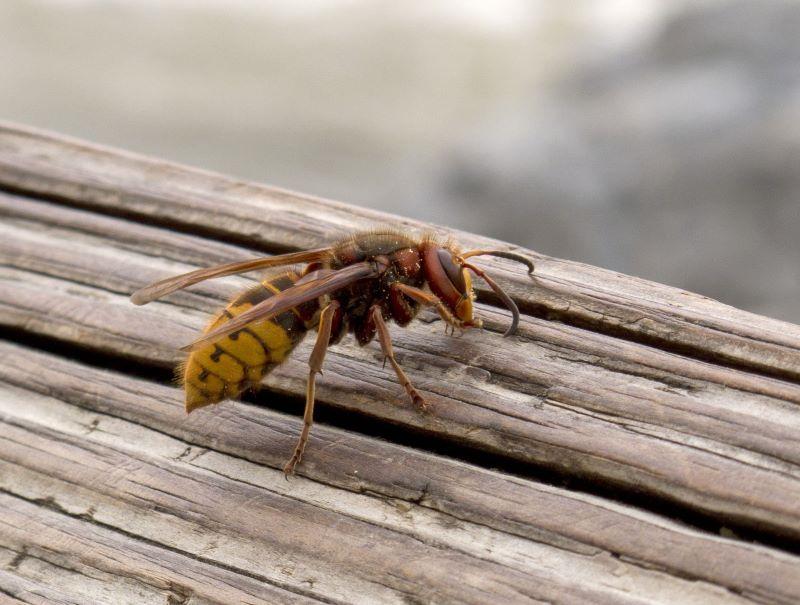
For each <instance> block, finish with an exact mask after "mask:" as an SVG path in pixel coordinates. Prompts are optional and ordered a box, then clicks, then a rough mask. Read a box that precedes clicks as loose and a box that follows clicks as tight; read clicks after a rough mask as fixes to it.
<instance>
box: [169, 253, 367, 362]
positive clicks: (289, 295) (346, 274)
mask: <svg viewBox="0 0 800 605" xmlns="http://www.w3.org/2000/svg"><path fill="white" fill-rule="evenodd" d="M326 273H327V272H326ZM380 274H381V270H380V269H378V268H376V267H375V266H374V264H373V263H358V264H356V265H349V266H347V267H345V268H344V269H339V270H337V271H333V272H331V273H329V274H326V275H323V277H320V278H318V279H313V280H311V281H308V282H305V283H302V284H299V285H294V286H292V287H291V288H288V289H286V290H284V291H283V292H281V293H280V294H276V295H275V296H272V297H270V298H268V299H267V300H265V301H263V302H260V303H258V304H257V305H255V306H254V307H253V308H251V309H248V310H247V311H245V312H244V313H242V314H241V315H237V316H236V317H235V318H234V319H231V320H230V321H229V322H226V323H224V324H223V325H221V326H220V327H219V328H217V329H216V330H212V331H211V332H209V333H207V334H204V335H203V336H202V337H201V338H198V339H197V340H195V341H194V342H193V343H191V344H189V345H187V346H185V347H182V349H183V350H184V351H196V350H197V349H201V348H203V347H204V346H206V345H209V344H211V343H213V342H215V341H217V340H219V339H220V338H224V337H225V336H228V335H229V334H232V333H233V332H236V331H237V330H241V329H242V328H244V327H245V326H247V324H250V323H253V322H254V321H259V320H264V319H269V318H271V317H275V316H276V315H279V314H281V313H283V312H284V311H286V310H288V309H291V308H293V307H296V306H297V305H301V304H303V303H305V302H308V301H310V300H314V299H315V298H318V297H320V296H323V295H324V294H330V293H331V292H334V291H336V290H340V289H341V288H344V287H346V286H349V285H350V284H352V283H354V282H356V281H358V280H359V279H364V278H367V277H378V276H379V275H380Z"/></svg>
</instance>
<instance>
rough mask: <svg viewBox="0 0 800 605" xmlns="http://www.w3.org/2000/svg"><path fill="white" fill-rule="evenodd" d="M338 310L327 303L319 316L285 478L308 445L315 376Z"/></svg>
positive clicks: (322, 359) (312, 417) (332, 304)
mask: <svg viewBox="0 0 800 605" xmlns="http://www.w3.org/2000/svg"><path fill="white" fill-rule="evenodd" d="M338 308H339V303H338V302H336V301H335V300H334V301H332V302H330V303H328V305H327V306H326V307H325V308H324V309H323V310H322V313H321V314H320V319H319V329H318V331H317V342H316V343H315V344H314V350H313V351H311V357H309V358H308V366H309V371H308V384H307V385H306V410H305V412H304V413H303V430H302V431H301V432H300V438H299V439H298V441H297V446H296V447H295V448H294V454H292V457H291V458H290V459H289V462H287V463H286V466H285V467H284V468H283V474H284V475H285V476H286V477H287V478H288V476H289V475H292V474H294V467H295V466H297V463H298V462H300V459H301V458H302V457H303V451H304V450H305V449H306V443H308V434H309V432H310V431H311V425H312V424H313V422H314V395H315V387H316V379H317V374H319V373H322V362H323V361H325V353H326V352H327V350H328V342H330V339H331V326H332V325H333V316H334V314H335V313H336V310H337V309H338Z"/></svg>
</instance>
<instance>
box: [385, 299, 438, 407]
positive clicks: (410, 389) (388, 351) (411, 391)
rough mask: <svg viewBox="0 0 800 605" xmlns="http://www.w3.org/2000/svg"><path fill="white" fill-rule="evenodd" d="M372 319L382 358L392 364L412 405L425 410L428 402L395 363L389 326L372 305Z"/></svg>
mask: <svg viewBox="0 0 800 605" xmlns="http://www.w3.org/2000/svg"><path fill="white" fill-rule="evenodd" d="M372 320H373V321H374V322H375V328H376V329H377V331H378V342H380V343H381V349H382V350H383V355H384V359H388V360H389V363H391V364H392V367H393V368H394V372H395V374H397V380H399V381H400V384H401V385H403V388H404V389H405V390H406V393H408V396H409V397H411V401H412V402H413V403H414V405H415V406H417V407H418V408H419V409H421V410H425V409H426V408H427V407H428V404H427V403H426V402H425V399H423V397H422V395H420V394H419V392H418V391H417V389H415V388H414V385H413V384H411V381H410V380H409V379H408V376H406V373H405V372H404V371H403V368H401V367H400V364H399V363H397V360H396V359H395V358H394V351H393V350H392V338H391V337H390V336H389V327H388V326H387V325H386V322H385V321H383V313H382V312H381V309H380V307H378V306H374V307H372Z"/></svg>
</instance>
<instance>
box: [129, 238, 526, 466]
mask: <svg viewBox="0 0 800 605" xmlns="http://www.w3.org/2000/svg"><path fill="white" fill-rule="evenodd" d="M482 255H489V256H497V257H501V258H506V259H510V260H514V261H518V262H520V263H523V264H524V265H526V266H527V268H528V274H532V273H533V270H534V265H533V262H532V261H531V260H530V259H528V258H527V257H525V256H521V255H519V254H515V253H513V252H508V251H503V250H470V251H468V252H463V253H462V252H460V251H459V249H458V246H457V245H456V244H455V243H454V242H453V241H451V240H448V241H446V242H442V243H439V242H437V239H436V238H435V237H434V236H432V235H428V236H423V237H416V238H415V237H411V236H408V235H405V234H403V233H400V232H398V231H392V230H381V231H369V232H362V233H356V234H354V235H352V236H350V237H348V238H346V239H343V240H341V241H339V242H337V243H335V244H333V245H332V246H329V247H326V248H317V249H313V250H305V251H301V252H292V253H289V254H281V255H278V256H272V257H264V258H255V259H251V260H246V261H243V262H235V263H230V264H225V265H220V266H216V267H211V268H207V269H199V270H196V271H191V272H189V273H185V274H183V275H178V276H176V277H171V278H168V279H164V280H161V281H158V282H155V283H153V284H150V285H149V286H146V287H144V288H142V289H140V290H138V291H136V292H135V293H134V294H133V295H132V296H131V301H132V302H133V303H134V304H137V305H143V304H146V303H148V302H151V301H153V300H156V299H158V298H161V297H163V296H165V295H167V294H169V293H171V292H175V291H177V290H181V289H183V288H187V287H189V286H191V285H193V284H196V283H198V282H201V281H204V280H207V279H211V278H215V277H223V276H227V275H234V274H238V273H245V272H248V271H255V270H261V269H268V268H274V267H280V266H290V265H298V264H301V263H303V264H305V266H304V268H302V269H300V270H293V269H292V270H288V271H286V272H284V273H280V274H279V275H276V276H273V277H268V278H265V279H263V280H262V281H261V282H260V283H259V284H258V285H256V286H255V287H253V288H252V289H249V290H246V291H244V292H242V293H241V294H239V295H238V296H236V297H235V298H234V299H233V300H232V301H231V302H230V303H229V304H228V306H227V307H225V308H224V309H223V310H222V311H221V312H220V313H219V314H218V315H217V316H216V317H215V318H214V319H213V320H212V321H211V323H210V324H209V325H208V327H207V328H206V329H205V330H204V331H203V333H202V335H201V336H200V337H199V338H198V339H197V340H195V341H194V342H192V343H191V344H189V345H187V346H185V347H183V350H184V351H187V352H188V357H187V359H186V360H185V362H184V363H183V364H182V366H181V367H180V368H179V375H180V381H181V383H182V384H183V387H184V389H185V392H186V410H187V412H191V411H193V410H195V409H197V408H201V407H203V406H207V405H210V404H213V403H218V402H220V401H222V400H224V399H230V398H234V397H236V396H238V395H240V394H241V393H242V392H243V391H245V390H247V389H252V388H257V387H258V385H259V383H260V382H261V380H262V378H263V377H264V376H265V375H266V374H267V373H268V372H269V371H270V370H272V369H273V368H275V367H276V366H277V365H278V364H280V363H281V362H283V361H284V360H285V359H286V357H287V356H288V355H289V353H291V351H292V350H293V349H294V348H295V347H296V346H297V345H298V343H299V342H300V341H301V340H302V339H303V337H304V336H305V335H306V333H307V332H309V331H310V330H313V329H316V331H317V336H316V342H315V344H314V348H313V350H312V352H311V356H310V358H309V362H308V365H309V372H308V383H307V387H306V404H305V412H304V414H303V428H302V430H301V433H300V437H299V439H298V441H297V445H296V447H295V449H294V453H293V454H292V457H291V458H290V459H289V461H288V462H287V463H286V466H285V467H284V473H285V475H286V476H287V477H288V476H289V475H291V474H293V473H294V469H295V467H296V466H297V464H298V463H299V462H300V459H301V458H302V456H303V451H304V450H305V447H306V443H307V442H308V435H309V432H310V430H311V425H312V422H313V416H314V398H315V397H314V393H315V384H316V375H317V374H318V373H321V370H322V364H323V361H324V359H325V353H326V351H327V349H328V346H329V345H331V344H335V343H337V342H339V340H341V339H342V337H343V336H344V335H345V334H347V333H349V332H351V333H352V334H353V335H354V336H355V338H356V340H357V341H358V343H359V344H360V345H366V344H367V343H369V342H371V341H372V340H373V338H374V337H375V336H376V335H377V337H378V342H379V343H380V347H381V350H382V351H383V356H384V365H385V363H386V361H388V362H389V364H390V365H391V367H392V368H393V369H394V372H395V374H396V375H397V379H398V381H399V382H400V384H401V385H402V386H403V388H404V389H405V392H406V393H407V394H408V397H409V398H410V399H411V401H412V403H413V404H414V405H415V406H416V407H417V408H418V409H420V410H425V409H426V407H427V403H426V401H425V399H424V398H423V397H422V395H420V393H419V391H417V389H416V388H415V387H414V385H413V384H412V383H411V381H410V380H409V378H408V376H407V375H406V373H405V372H404V371H403V368H401V367H400V364H399V363H398V362H397V360H396V359H395V356H394V352H393V350H392V341H391V338H390V335H389V328H388V326H387V321H388V320H394V322H395V323H397V324H398V325H400V326H405V325H407V324H408V323H409V322H411V321H412V320H413V319H414V317H416V315H417V313H418V312H419V310H420V308H422V307H431V308H433V309H435V310H436V312H437V313H438V314H439V316H440V317H441V318H442V320H444V322H445V324H446V327H445V329H446V330H447V328H448V327H449V328H451V329H452V331H453V332H455V330H456V329H458V330H464V329H467V328H474V327H481V325H482V322H481V320H480V319H479V318H476V317H474V316H473V301H474V300H475V292H474V290H473V286H472V279H471V274H474V275H477V276H478V277H480V278H481V279H483V280H484V281H485V282H486V283H487V284H488V285H489V287H490V288H491V289H492V290H493V291H494V292H495V293H496V294H497V296H498V297H499V298H500V300H501V301H502V302H503V304H504V305H505V306H506V307H507V308H508V309H509V310H510V311H511V314H512V321H511V325H510V327H509V328H508V330H507V331H506V332H505V334H504V335H505V336H510V335H511V334H514V332H515V331H516V329H517V325H518V323H519V309H518V308H517V305H516V304H515V303H514V301H513V300H512V299H511V298H510V297H509V296H508V295H507V294H506V293H505V292H504V291H503V289H502V288H501V287H500V286H499V285H498V284H497V283H496V282H495V281H494V280H493V279H492V278H491V277H490V276H489V275H487V274H486V272H485V271H483V270H482V269H480V268H478V267H476V266H475V265H473V264H471V263H470V262H468V259H471V258H473V257H476V256H482Z"/></svg>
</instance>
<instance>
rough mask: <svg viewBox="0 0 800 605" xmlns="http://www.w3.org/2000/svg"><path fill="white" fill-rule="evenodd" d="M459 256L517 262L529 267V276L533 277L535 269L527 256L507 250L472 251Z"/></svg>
mask: <svg viewBox="0 0 800 605" xmlns="http://www.w3.org/2000/svg"><path fill="white" fill-rule="evenodd" d="M459 256H460V257H461V258H469V257H470V256H497V257H498V258H507V259H508V260H514V261H517V262H518V263H522V264H523V265H525V266H526V267H528V275H531V274H532V273H533V269H534V266H533V261H532V260H531V259H529V258H528V257H527V256H523V255H522V254H517V253H516V252H508V251H507V250H470V251H469V252H465V253H464V254H460V255H459ZM481 277H483V276H481ZM487 283H488V282H487Z"/></svg>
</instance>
